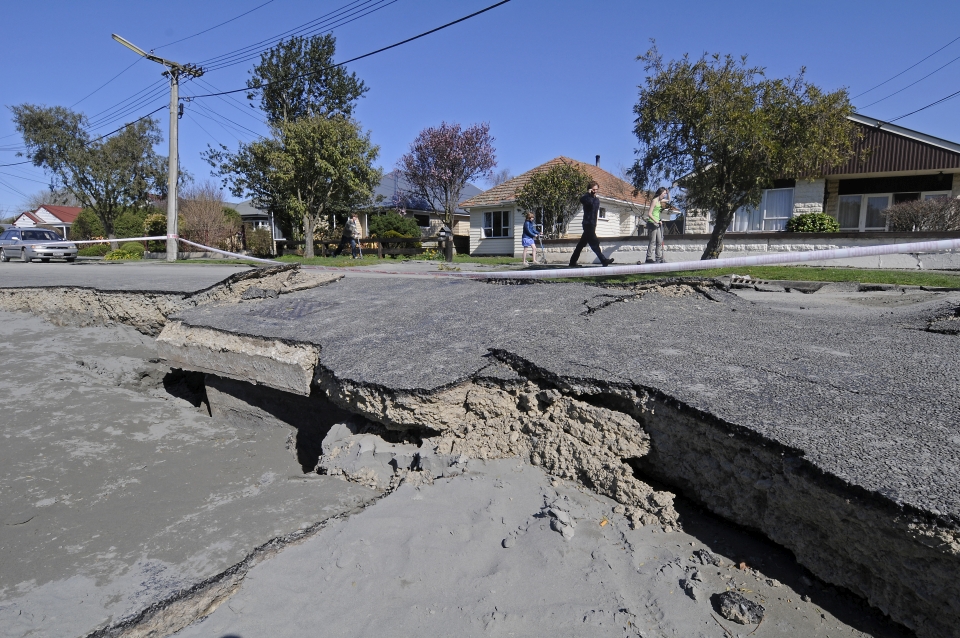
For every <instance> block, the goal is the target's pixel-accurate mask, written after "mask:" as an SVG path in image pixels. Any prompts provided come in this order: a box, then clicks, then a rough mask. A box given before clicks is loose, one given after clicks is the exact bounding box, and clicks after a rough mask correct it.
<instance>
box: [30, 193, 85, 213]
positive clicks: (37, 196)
mask: <svg viewBox="0 0 960 638" xmlns="http://www.w3.org/2000/svg"><path fill="white" fill-rule="evenodd" d="M44 204H48V205H50V206H83V204H82V203H81V202H80V200H79V199H77V196H76V195H74V194H73V193H71V192H70V191H68V190H67V189H65V188H55V189H49V190H42V191H37V192H36V193H34V194H32V195H30V197H28V198H27V199H26V201H24V206H26V208H27V210H37V209H38V208H40V207H41V206H43V205H44Z"/></svg>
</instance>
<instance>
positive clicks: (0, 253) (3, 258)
mask: <svg viewBox="0 0 960 638" xmlns="http://www.w3.org/2000/svg"><path fill="white" fill-rule="evenodd" d="M0 261H3V262H7V261H10V258H9V257H7V253H5V252H3V251H2V250H0Z"/></svg>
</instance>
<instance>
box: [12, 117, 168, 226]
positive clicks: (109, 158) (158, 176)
mask: <svg viewBox="0 0 960 638" xmlns="http://www.w3.org/2000/svg"><path fill="white" fill-rule="evenodd" d="M10 110H11V111H13V121H14V124H15V125H16V128H17V131H19V132H20V134H21V135H22V136H23V141H24V144H25V145H26V147H27V158H28V159H30V160H31V161H32V162H33V164H34V166H39V167H42V168H44V169H45V170H46V171H47V172H48V173H50V175H51V177H52V179H53V184H52V186H53V187H54V188H55V189H56V188H63V189H65V190H67V191H69V192H70V193H72V194H73V196H74V197H76V199H77V200H78V201H79V202H80V204H81V205H82V206H83V207H84V208H87V209H89V210H91V211H93V213H94V214H95V215H96V216H97V219H98V220H99V221H100V224H101V226H102V227H103V232H105V233H106V235H107V237H109V238H111V239H112V238H114V237H115V236H116V235H115V232H116V230H115V228H114V225H115V224H116V221H117V218H118V217H120V215H121V214H122V213H123V212H124V211H125V210H126V209H128V208H134V207H138V206H141V205H145V204H146V203H147V196H148V195H149V194H150V193H152V192H161V190H162V189H164V188H165V184H166V159H165V158H163V157H161V156H159V155H157V154H156V153H155V152H154V151H153V147H154V145H156V144H159V143H160V142H161V140H162V137H161V136H160V129H159V128H158V125H157V122H156V121H155V120H153V119H151V118H146V119H143V120H140V121H139V122H135V123H133V124H130V125H128V126H126V127H124V128H123V129H122V130H121V131H120V132H118V133H116V134H115V135H113V136H112V137H109V138H107V139H100V138H96V139H91V137H90V134H89V133H88V132H87V125H88V122H87V118H86V117H85V116H84V115H82V114H81V113H76V112H74V111H71V110H70V109H67V108H64V107H62V106H54V107H49V108H48V107H42V106H35V105H33V104H21V105H19V106H13V107H11V109H10Z"/></svg>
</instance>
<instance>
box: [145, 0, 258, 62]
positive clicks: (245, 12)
mask: <svg viewBox="0 0 960 638" xmlns="http://www.w3.org/2000/svg"><path fill="white" fill-rule="evenodd" d="M273 1H274V0H267V1H266V2H264V3H263V4H260V5H257V6H255V7H254V8H252V9H250V10H249V11H244V12H243V13H241V14H240V15H238V16H234V17H233V18H230V19H229V20H225V21H224V22H221V23H220V24H217V25H214V26H212V27H210V28H209V29H204V30H203V31H198V32H197V33H194V34H193V35H188V36H187V37H185V38H180V39H179V40H174V41H173V42H167V43H166V44H161V45H160V46H158V47H154V48H153V49H151V50H152V51H156V50H158V49H163V48H166V47H168V46H170V45H172V44H178V43H180V42H183V41H185V40H189V39H190V38H195V37H197V36H198V35H203V34H204V33H206V32H207V31H213V30H214V29H219V28H220V27H222V26H223V25H225V24H230V23H231V22H233V21H234V20H239V19H240V18H242V17H243V16H245V15H247V14H249V13H253V12H254V11H256V10H257V9H260V8H263V7H265V6H267V5H268V4H270V3H271V2H273Z"/></svg>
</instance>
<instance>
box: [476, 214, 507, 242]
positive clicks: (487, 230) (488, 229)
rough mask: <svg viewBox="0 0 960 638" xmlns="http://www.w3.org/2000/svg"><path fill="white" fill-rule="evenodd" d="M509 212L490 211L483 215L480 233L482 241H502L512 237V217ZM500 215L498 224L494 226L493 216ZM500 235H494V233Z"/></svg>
mask: <svg viewBox="0 0 960 638" xmlns="http://www.w3.org/2000/svg"><path fill="white" fill-rule="evenodd" d="M510 212H511V211H509V210H491V211H485V212H484V213H483V228H482V233H483V237H484V239H504V238H509V237H512V236H513V226H512V225H511V224H510V219H511V217H512V215H511V214H510ZM495 215H500V224H499V225H497V226H495V225H494V216H495ZM495 230H497V231H499V233H500V234H494V231H495Z"/></svg>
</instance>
